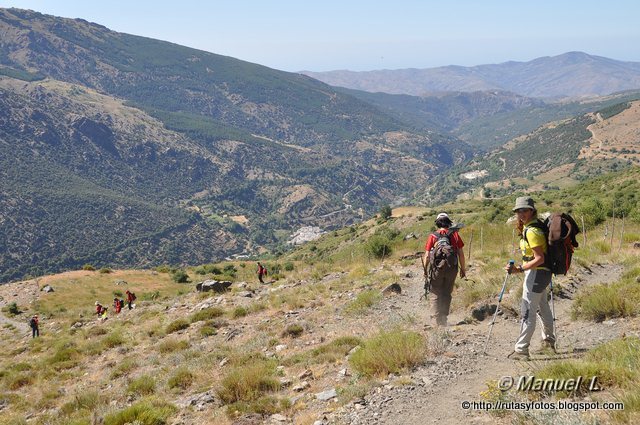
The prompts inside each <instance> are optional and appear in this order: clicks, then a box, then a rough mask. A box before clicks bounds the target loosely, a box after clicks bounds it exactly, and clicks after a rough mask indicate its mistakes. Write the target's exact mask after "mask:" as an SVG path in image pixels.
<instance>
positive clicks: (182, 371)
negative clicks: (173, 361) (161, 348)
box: [167, 367, 194, 390]
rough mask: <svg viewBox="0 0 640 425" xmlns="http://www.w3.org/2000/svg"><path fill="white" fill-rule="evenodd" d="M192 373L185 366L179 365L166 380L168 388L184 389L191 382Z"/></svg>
mask: <svg viewBox="0 0 640 425" xmlns="http://www.w3.org/2000/svg"><path fill="white" fill-rule="evenodd" d="M193 379H194V375H193V373H191V372H190V371H189V369H187V368H185V367H181V368H179V369H178V370H176V371H175V372H174V374H173V375H171V377H170V378H169V380H168V381H167V386H168V387H169V388H180V389H182V390H186V389H187V388H189V387H190V386H191V384H192V383H193Z"/></svg>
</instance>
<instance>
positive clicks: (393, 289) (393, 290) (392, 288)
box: [382, 283, 402, 295]
mask: <svg viewBox="0 0 640 425" xmlns="http://www.w3.org/2000/svg"><path fill="white" fill-rule="evenodd" d="M401 293H402V288H401V287H400V284H398V283H392V284H391V285H389V286H387V287H386V288H384V290H383V291H382V294H383V295H391V294H401Z"/></svg>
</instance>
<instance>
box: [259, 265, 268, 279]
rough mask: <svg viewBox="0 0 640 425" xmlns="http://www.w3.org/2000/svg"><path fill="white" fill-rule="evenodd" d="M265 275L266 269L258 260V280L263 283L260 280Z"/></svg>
mask: <svg viewBox="0 0 640 425" xmlns="http://www.w3.org/2000/svg"><path fill="white" fill-rule="evenodd" d="M266 275H267V269H266V268H265V267H264V266H263V265H262V264H260V262H258V280H259V281H260V283H264V280H262V278H263V277H264V276H266Z"/></svg>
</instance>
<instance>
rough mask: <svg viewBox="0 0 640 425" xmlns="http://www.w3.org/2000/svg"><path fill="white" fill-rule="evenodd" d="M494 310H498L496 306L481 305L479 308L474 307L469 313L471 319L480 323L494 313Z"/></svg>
mask: <svg viewBox="0 0 640 425" xmlns="http://www.w3.org/2000/svg"><path fill="white" fill-rule="evenodd" d="M496 308H498V306H497V305H496V304H482V305H480V306H476V307H475V308H474V309H473V310H472V311H471V317H473V318H474V319H476V320H478V321H480V322H482V321H483V320H484V319H486V318H487V317H490V316H491V315H493V314H494V313H495V312H496Z"/></svg>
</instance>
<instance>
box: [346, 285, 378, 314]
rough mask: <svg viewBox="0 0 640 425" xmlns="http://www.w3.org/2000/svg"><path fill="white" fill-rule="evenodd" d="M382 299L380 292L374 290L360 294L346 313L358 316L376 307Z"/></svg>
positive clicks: (350, 304)
mask: <svg viewBox="0 0 640 425" xmlns="http://www.w3.org/2000/svg"><path fill="white" fill-rule="evenodd" d="M381 298H382V294H381V293H380V291H376V290H373V289H370V290H367V291H363V292H360V293H359V294H358V295H357V296H356V298H355V299H354V300H353V301H351V302H350V303H349V304H347V306H346V307H345V312H347V313H350V314H358V313H362V312H364V311H365V310H367V309H368V308H369V307H371V306H373V305H375V304H376V303H377V302H378V301H380V299H381Z"/></svg>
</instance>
